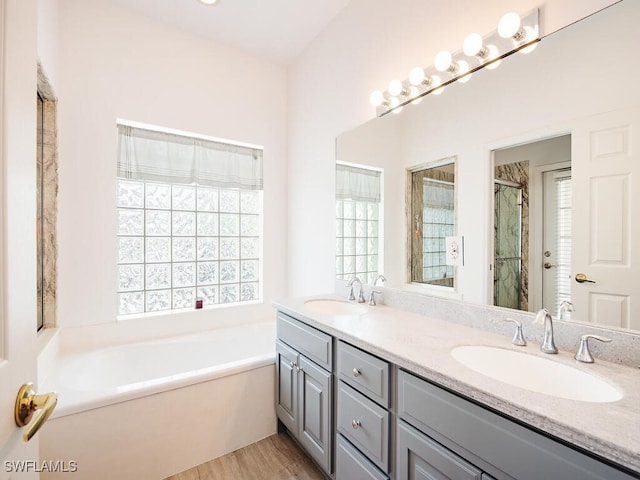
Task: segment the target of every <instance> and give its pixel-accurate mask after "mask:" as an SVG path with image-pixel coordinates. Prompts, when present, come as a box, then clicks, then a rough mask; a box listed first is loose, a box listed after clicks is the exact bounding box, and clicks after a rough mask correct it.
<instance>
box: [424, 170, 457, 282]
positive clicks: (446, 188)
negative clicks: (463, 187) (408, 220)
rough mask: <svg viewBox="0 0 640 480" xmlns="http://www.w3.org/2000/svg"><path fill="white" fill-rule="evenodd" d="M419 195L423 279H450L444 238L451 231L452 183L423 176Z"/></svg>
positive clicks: (453, 224)
mask: <svg viewBox="0 0 640 480" xmlns="http://www.w3.org/2000/svg"><path fill="white" fill-rule="evenodd" d="M422 195H423V202H424V208H423V210H422V231H423V232H424V233H423V236H422V245H423V248H422V255H423V257H422V258H423V259H424V263H423V267H422V270H423V272H422V278H423V281H425V282H429V281H434V280H440V279H443V278H453V274H454V272H453V268H454V267H453V266H451V265H447V262H446V245H445V243H446V242H445V240H446V237H450V236H452V235H453V234H454V231H455V212H454V209H453V205H454V185H453V183H451V182H445V181H441V180H432V179H429V178H425V179H424V184H423V193H422Z"/></svg>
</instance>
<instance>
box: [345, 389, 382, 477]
mask: <svg viewBox="0 0 640 480" xmlns="http://www.w3.org/2000/svg"><path fill="white" fill-rule="evenodd" d="M337 408H338V415H337V416H338V422H337V424H338V431H339V432H340V433H342V434H343V435H344V436H345V437H346V438H347V439H348V440H349V441H351V443H353V444H354V445H355V446H356V447H358V448H359V449H360V451H361V452H362V453H364V454H365V455H366V456H367V457H368V458H369V460H371V461H372V462H373V463H374V464H375V465H377V466H378V467H379V468H381V469H382V470H383V471H384V472H388V471H389V412H388V411H386V410H385V409H384V408H382V407H380V406H379V405H377V404H375V403H374V402H372V401H371V400H369V399H368V398H367V397H365V396H364V395H362V394H361V393H358V392H357V391H355V390H354V389H353V388H351V387H350V386H348V385H347V384H345V383H343V382H338V407H337Z"/></svg>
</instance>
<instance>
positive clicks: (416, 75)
mask: <svg viewBox="0 0 640 480" xmlns="http://www.w3.org/2000/svg"><path fill="white" fill-rule="evenodd" d="M423 82H424V70H423V69H422V67H415V68H414V69H412V70H411V71H410V72H409V83H410V84H411V85H416V86H417V85H422V83H423Z"/></svg>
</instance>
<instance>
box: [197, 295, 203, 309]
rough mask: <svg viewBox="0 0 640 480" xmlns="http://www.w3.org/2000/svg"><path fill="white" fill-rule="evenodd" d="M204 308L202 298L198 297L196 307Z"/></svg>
mask: <svg viewBox="0 0 640 480" xmlns="http://www.w3.org/2000/svg"><path fill="white" fill-rule="evenodd" d="M199 308H202V299H201V298H196V309H199Z"/></svg>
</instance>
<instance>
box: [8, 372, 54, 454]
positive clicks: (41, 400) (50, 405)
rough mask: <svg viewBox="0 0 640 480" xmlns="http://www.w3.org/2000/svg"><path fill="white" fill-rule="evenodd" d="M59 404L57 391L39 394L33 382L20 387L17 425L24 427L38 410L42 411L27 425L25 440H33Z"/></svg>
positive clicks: (16, 414) (16, 416)
mask: <svg viewBox="0 0 640 480" xmlns="http://www.w3.org/2000/svg"><path fill="white" fill-rule="evenodd" d="M57 404H58V394H57V393H55V392H51V393H43V394H42V395H38V394H37V393H36V392H35V390H34V389H33V384H32V383H25V384H24V385H22V387H20V390H19V391H18V397H17V398H16V408H15V414H14V416H15V421H16V425H18V426H19V427H24V426H25V425H27V424H28V423H29V422H30V421H31V417H32V416H33V414H34V413H35V412H36V410H40V413H39V414H38V415H36V417H35V418H34V420H33V423H32V424H31V425H29V426H28V427H27V430H26V431H25V432H24V434H23V435H22V438H23V439H24V441H25V442H28V441H29V440H31V438H32V437H33V436H34V435H35V434H36V433H37V432H38V430H40V427H42V425H43V424H44V422H46V421H47V419H48V418H49V417H50V416H51V414H52V413H53V409H54V408H56V405H57Z"/></svg>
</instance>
